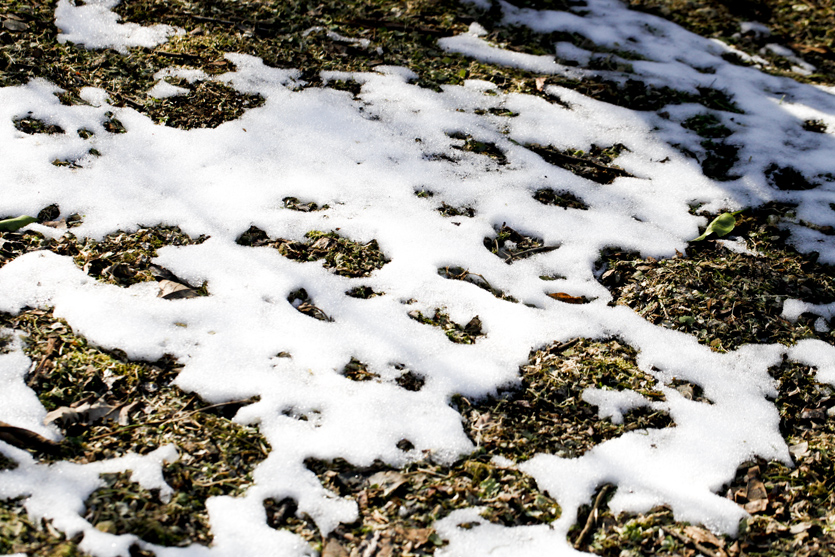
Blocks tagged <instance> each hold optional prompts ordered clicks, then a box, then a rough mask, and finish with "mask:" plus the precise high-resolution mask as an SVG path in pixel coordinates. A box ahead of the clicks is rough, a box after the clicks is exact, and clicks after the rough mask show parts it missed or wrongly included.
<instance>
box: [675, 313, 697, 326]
mask: <svg viewBox="0 0 835 557" xmlns="http://www.w3.org/2000/svg"><path fill="white" fill-rule="evenodd" d="M678 322H679V323H683V324H685V325H691V326H692V325H694V324H695V323H696V319H695V318H694V317H693V316H692V315H682V316H681V317H679V318H678Z"/></svg>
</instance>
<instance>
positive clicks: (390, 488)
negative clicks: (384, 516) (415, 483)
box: [368, 470, 407, 498]
mask: <svg viewBox="0 0 835 557" xmlns="http://www.w3.org/2000/svg"><path fill="white" fill-rule="evenodd" d="M406 482H407V480H406V476H404V475H403V474H401V473H400V472H394V471H391V470H384V471H382V472H377V473H376V474H374V475H373V476H371V477H370V478H368V483H369V485H377V487H379V488H380V489H382V490H383V497H384V498H388V497H389V496H390V495H391V494H392V493H394V492H395V491H397V489H398V488H399V487H400V486H401V485H403V484H405V483H406Z"/></svg>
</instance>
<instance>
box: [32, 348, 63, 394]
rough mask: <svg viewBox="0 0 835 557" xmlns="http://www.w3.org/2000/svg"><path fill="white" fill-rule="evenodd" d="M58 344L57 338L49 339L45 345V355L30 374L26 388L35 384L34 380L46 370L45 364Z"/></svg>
mask: <svg viewBox="0 0 835 557" xmlns="http://www.w3.org/2000/svg"><path fill="white" fill-rule="evenodd" d="M57 344H58V337H52V338H50V339H49V340H48V341H47V343H46V353H45V354H44V355H43V358H41V361H40V362H38V365H37V367H36V368H35V371H33V372H32V376H31V377H29V380H28V381H27V382H26V385H27V386H28V387H32V386H33V385H34V384H35V380H36V379H37V378H38V376H40V374H41V373H43V370H44V369H45V368H46V364H47V362H48V361H49V360H51V359H52V354H53V353H55V346H56V345H57Z"/></svg>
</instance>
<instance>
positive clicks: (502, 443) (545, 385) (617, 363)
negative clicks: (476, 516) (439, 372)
mask: <svg viewBox="0 0 835 557" xmlns="http://www.w3.org/2000/svg"><path fill="white" fill-rule="evenodd" d="M635 356H636V353H635V350H634V349H632V348H631V347H629V346H628V345H625V344H623V343H621V342H619V341H617V340H604V341H594V340H588V339H574V340H572V341H568V342H565V343H554V344H551V345H549V346H546V347H543V348H542V349H540V350H535V351H532V352H531V354H530V356H529V359H528V363H527V364H526V365H524V366H522V368H521V369H520V373H521V376H522V382H521V385H518V386H513V387H509V388H508V389H507V390H505V391H503V392H500V393H499V394H498V395H497V396H494V397H488V398H486V399H483V400H476V401H470V400H468V399H466V398H464V397H457V398H456V399H455V400H454V404H455V406H456V407H457V409H458V411H459V412H461V415H462V418H463V421H464V427H465V430H466V431H467V432H468V434H469V435H470V437H471V438H472V440H473V441H474V442H475V443H476V445H477V446H478V447H480V448H482V449H483V450H484V451H485V452H487V453H489V454H498V455H502V456H505V457H508V458H510V459H513V460H514V461H522V460H527V459H529V458H531V457H532V456H533V455H535V454H537V453H548V454H556V455H558V456H561V457H564V458H574V457H577V456H580V455H582V454H584V453H585V452H586V451H588V450H589V449H591V448H592V447H594V446H595V445H597V444H599V443H602V442H603V441H606V440H608V439H613V438H615V437H619V436H620V435H623V433H625V432H627V431H631V430H635V429H646V428H663V427H670V426H672V425H673V423H672V420H671V418H670V416H669V415H668V414H667V413H665V412H660V411H654V410H651V409H650V408H648V407H641V408H637V409H635V410H633V411H631V412H629V413H628V414H626V415H625V417H624V422H623V423H622V424H614V423H612V422H611V421H610V420H608V419H600V418H599V417H598V413H597V410H596V409H595V407H594V406H592V405H590V404H589V403H587V402H585V401H584V400H583V399H582V394H583V391H585V390H586V389H587V388H602V389H613V390H625V389H631V390H634V391H636V392H638V393H640V394H642V395H644V396H645V397H646V398H648V399H649V400H664V396H663V394H661V393H660V392H659V391H657V390H656V389H655V388H654V385H655V380H654V379H653V378H652V377H650V376H648V375H647V374H645V373H643V372H642V371H640V370H639V369H638V366H637V364H636V361H635Z"/></svg>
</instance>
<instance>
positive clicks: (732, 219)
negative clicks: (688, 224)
mask: <svg viewBox="0 0 835 557" xmlns="http://www.w3.org/2000/svg"><path fill="white" fill-rule="evenodd" d="M741 212H742V211H734V212H733V213H722V214H721V215H719V216H718V217H716V218H715V219H713V221H712V222H711V223H710V224H708V225H707V228H706V229H705V232H704V234H702V235H701V236H699V237H698V238H694V239H692V240H690V241H691V242H701V241H702V240H704V239H705V238H707V237H708V236H710V235H711V234H716V235H717V236H719V237H720V238H721V237H722V236H727V235H728V234H730V232H731V230H733V229H734V227H735V226H736V215H738V214H739V213H741Z"/></svg>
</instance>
